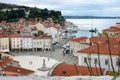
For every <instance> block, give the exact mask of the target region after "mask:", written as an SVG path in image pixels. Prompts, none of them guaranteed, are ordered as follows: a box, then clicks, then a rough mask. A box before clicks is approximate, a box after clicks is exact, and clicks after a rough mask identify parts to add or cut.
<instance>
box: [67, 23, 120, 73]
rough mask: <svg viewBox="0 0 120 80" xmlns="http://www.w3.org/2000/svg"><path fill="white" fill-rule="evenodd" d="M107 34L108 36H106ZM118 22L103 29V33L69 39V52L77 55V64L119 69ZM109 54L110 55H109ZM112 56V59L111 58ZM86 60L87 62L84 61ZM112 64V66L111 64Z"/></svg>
mask: <svg viewBox="0 0 120 80" xmlns="http://www.w3.org/2000/svg"><path fill="white" fill-rule="evenodd" d="M106 34H108V36H109V37H106ZM119 35H120V23H116V26H111V27H110V28H108V29H104V30H103V35H99V36H92V37H91V38H88V37H78V38H74V39H71V40H70V42H69V43H70V54H71V55H74V56H77V57H78V65H80V66H88V64H89V66H91V67H97V68H99V67H101V68H102V69H105V71H113V68H114V70H115V71H116V72H119V71H120V36H119ZM110 55H111V56H110ZM111 57H112V60H111ZM86 62H88V63H86ZM112 65H113V66H112ZM89 66H88V67H89Z"/></svg>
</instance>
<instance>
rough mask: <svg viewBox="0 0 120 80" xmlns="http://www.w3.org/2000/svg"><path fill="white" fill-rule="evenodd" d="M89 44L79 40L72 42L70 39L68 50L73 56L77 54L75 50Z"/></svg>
mask: <svg viewBox="0 0 120 80" xmlns="http://www.w3.org/2000/svg"><path fill="white" fill-rule="evenodd" d="M88 46H89V44H87V43H80V42H73V41H70V52H71V54H73V55H74V56H79V55H78V53H77V51H78V50H81V49H84V48H87V47H88Z"/></svg>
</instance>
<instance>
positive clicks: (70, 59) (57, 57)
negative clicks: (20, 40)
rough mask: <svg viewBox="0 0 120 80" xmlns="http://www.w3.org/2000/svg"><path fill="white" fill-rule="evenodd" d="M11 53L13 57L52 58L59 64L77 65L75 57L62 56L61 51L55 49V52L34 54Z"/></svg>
mask: <svg viewBox="0 0 120 80" xmlns="http://www.w3.org/2000/svg"><path fill="white" fill-rule="evenodd" d="M11 53H13V54H14V55H15V56H19V55H35V56H41V57H47V58H52V59H55V60H57V61H59V62H65V63H69V64H74V63H78V58H77V57H75V56H73V55H70V54H66V55H63V49H55V51H34V52H33V51H31V52H11Z"/></svg>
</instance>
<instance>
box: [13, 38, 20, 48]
mask: <svg viewBox="0 0 120 80" xmlns="http://www.w3.org/2000/svg"><path fill="white" fill-rule="evenodd" d="M21 44H22V42H21V38H20V37H19V38H17V37H16V38H11V49H21V47H22V45H21Z"/></svg>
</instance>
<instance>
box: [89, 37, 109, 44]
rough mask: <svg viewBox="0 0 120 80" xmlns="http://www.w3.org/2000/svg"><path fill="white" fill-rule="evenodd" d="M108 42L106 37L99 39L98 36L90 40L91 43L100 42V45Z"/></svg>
mask: <svg viewBox="0 0 120 80" xmlns="http://www.w3.org/2000/svg"><path fill="white" fill-rule="evenodd" d="M106 40H107V38H106V37H97V36H95V37H91V38H90V42H91V43H94V44H95V43H98V42H100V43H103V42H105V41H106Z"/></svg>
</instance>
